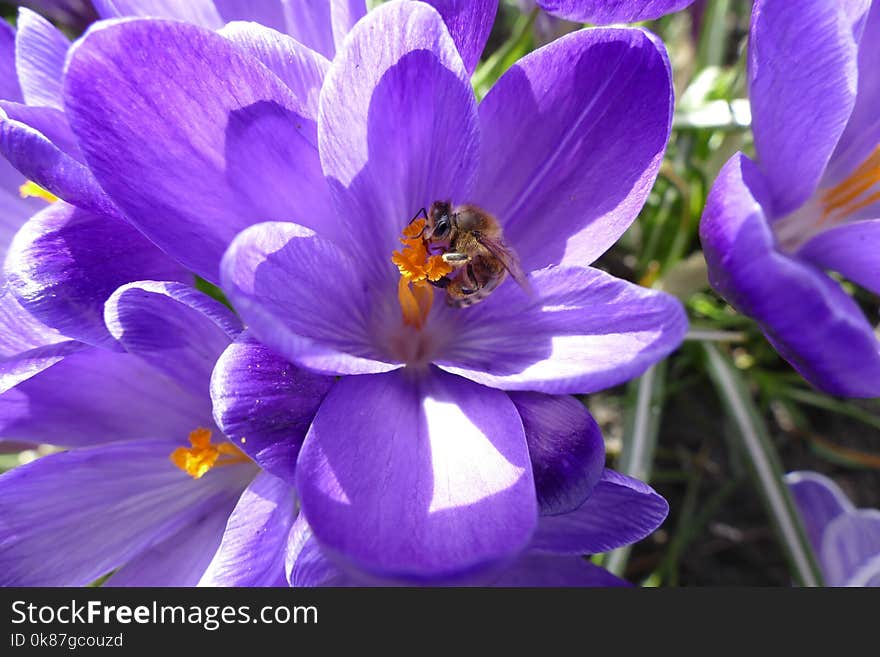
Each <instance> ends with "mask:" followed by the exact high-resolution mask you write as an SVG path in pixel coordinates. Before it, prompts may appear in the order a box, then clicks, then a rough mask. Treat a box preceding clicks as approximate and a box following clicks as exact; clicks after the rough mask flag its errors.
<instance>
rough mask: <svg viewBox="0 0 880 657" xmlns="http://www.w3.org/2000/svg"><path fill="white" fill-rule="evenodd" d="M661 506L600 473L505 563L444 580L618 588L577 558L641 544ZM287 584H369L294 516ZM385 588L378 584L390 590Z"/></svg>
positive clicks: (647, 492)
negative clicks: (584, 494) (577, 501)
mask: <svg viewBox="0 0 880 657" xmlns="http://www.w3.org/2000/svg"><path fill="white" fill-rule="evenodd" d="M668 510H669V507H668V505H667V503H666V500H664V499H663V498H662V497H661V496H660V495H658V494H657V493H656V492H654V491H653V490H652V489H651V488H650V487H649V486H646V485H645V484H643V483H642V482H640V481H637V480H635V479H631V478H629V477H625V476H623V475H621V474H619V473H617V472H614V471H612V470H607V469H606V470H605V471H604V472H603V473H602V474H601V477H600V478H599V480H598V481H597V482H596V483H595V486H594V487H593V488H592V490H591V491H590V492H589V497H588V498H587V500H586V501H585V502H584V503H583V504H581V505H580V506H579V507H577V508H575V509H573V510H570V511H567V512H565V513H561V514H559V515H543V516H541V518H540V519H539V520H538V525H537V528H536V530H535V533H534V535H533V537H532V540H531V542H530V543H529V545H528V546H527V547H526V548H525V549H524V550H523V552H522V553H521V554H520V555H518V556H517V557H516V558H514V559H512V560H511V561H510V562H509V563H506V564H504V565H503V566H499V567H497V568H495V569H494V570H491V571H489V572H485V573H480V574H479V575H476V576H475V575H471V576H470V577H465V578H463V579H462V578H460V579H457V580H453V581H450V582H448V583H449V584H455V585H457V586H504V587H508V586H568V587H584V586H625V585H627V584H628V583H627V582H626V581H625V580H622V579H620V578H618V577H616V576H614V575H612V574H611V573H609V572H608V571H606V570H605V569H603V568H601V567H599V566H596V565H594V564H592V563H590V562H589V561H587V560H585V559H584V558H583V557H582V556H580V555H583V554H591V553H597V552H606V551H608V550H611V549H614V548H616V547H620V546H622V545H628V544H630V543H633V542H635V541H638V540H641V539H642V538H644V537H645V536H647V535H648V534H650V533H651V532H652V531H654V529H656V528H657V527H658V526H659V525H660V523H661V522H663V520H664V518H665V517H666V513H667V512H668ZM287 571H288V573H287V574H288V579H289V581H290V584H291V585H292V586H304V587H314V586H364V585H370V584H376V583H377V582H376V580H375V578H374V577H371V575H370V573H362V572H360V573H359V572H355V571H352V570H351V569H350V568H347V567H346V566H345V565H340V563H339V562H338V561H335V560H334V559H333V556H332V553H328V551H327V550H325V549H324V548H322V547H321V544H320V543H319V542H318V541H317V540H316V539H315V537H314V534H313V532H312V530H311V528H310V527H309V525H308V523H307V522H306V520H305V516H303V515H300V516H299V517H298V518H297V520H296V522H295V523H294V524H293V527H292V530H291V533H290V544H289V546H288V551H287ZM391 583H392V582H382V584H386V585H387V584H391Z"/></svg>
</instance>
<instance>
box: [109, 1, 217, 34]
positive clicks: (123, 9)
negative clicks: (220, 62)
mask: <svg viewBox="0 0 880 657" xmlns="http://www.w3.org/2000/svg"><path fill="white" fill-rule="evenodd" d="M92 3H93V4H94V5H95V9H96V10H97V12H98V15H99V16H100V17H101V18H119V17H120V16H145V17H146V16H150V17H154V18H175V19H177V20H181V21H184V22H186V23H195V24H196V25H201V26H202V27H206V28H208V29H211V30H216V29H218V28H220V26H222V25H223V20H222V19H221V18H220V14H219V13H217V8H216V7H215V6H214V2H213V0H187V1H186V2H180V0H92Z"/></svg>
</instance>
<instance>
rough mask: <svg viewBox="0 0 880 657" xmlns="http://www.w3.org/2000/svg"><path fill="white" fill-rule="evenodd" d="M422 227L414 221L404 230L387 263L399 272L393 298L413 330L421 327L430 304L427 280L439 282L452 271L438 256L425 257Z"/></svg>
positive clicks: (431, 292)
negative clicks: (389, 261)
mask: <svg viewBox="0 0 880 657" xmlns="http://www.w3.org/2000/svg"><path fill="white" fill-rule="evenodd" d="M424 228H425V220H424V219H417V220H416V221H413V222H412V223H410V224H409V225H408V226H407V227H406V228H404V229H403V237H401V238H400V241H401V243H402V244H403V249H402V250H401V251H395V252H394V253H393V254H392V256H391V262H393V263H394V264H395V265H397V269H399V270H400V282H399V283H398V286H397V299H398V301H400V309H401V310H402V311H403V321H404V323H405V324H408V325H409V326H413V327H415V328H417V329H420V328H422V326H424V325H425V320H426V319H427V318H428V313H429V312H431V305H432V304H433V303H434V287H433V286H432V285H431V281H439V280H440V279H441V278H443V277H444V276H446V274H448V273H450V272H451V271H452V266H451V265H450V264H448V263H447V262H445V261H444V260H443V258H442V256H439V255H429V254H428V248H427V246H425V241H424V240H423V239H422V237H421V235H422V231H423V230H424Z"/></svg>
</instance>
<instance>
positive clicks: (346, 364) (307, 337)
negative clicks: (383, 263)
mask: <svg viewBox="0 0 880 657" xmlns="http://www.w3.org/2000/svg"><path fill="white" fill-rule="evenodd" d="M389 254H390V251H389ZM389 263H390V259H389ZM222 280H223V288H224V290H226V293H227V294H228V295H229V299H230V300H231V301H232V304H233V305H234V306H235V308H236V309H237V310H238V312H239V313H241V316H242V317H243V318H244V321H245V323H246V324H247V325H248V327H249V328H250V330H251V331H252V332H253V334H254V336H256V338H257V339H259V340H260V341H261V342H263V343H265V344H266V345H267V346H269V347H271V348H272V349H273V350H274V351H276V352H277V353H278V354H279V355H280V356H284V357H285V358H287V359H289V360H291V361H292V362H294V363H296V364H298V365H301V366H303V367H306V368H308V369H311V370H314V371H315V372H320V373H322V374H331V375H334V374H364V373H373V372H387V371H389V370H392V369H395V368H397V367H399V366H400V365H399V364H394V363H388V362H383V361H380V360H379V357H378V354H377V352H376V349H375V347H374V346H373V344H374V340H373V336H372V320H373V319H374V317H373V313H374V307H373V304H372V303H371V302H372V301H373V300H375V299H376V298H377V294H376V293H375V292H373V291H372V290H371V289H369V288H370V283H369V281H370V279H369V278H368V277H367V274H366V273H365V272H363V271H361V270H360V269H359V268H358V260H357V258H355V257H352V256H351V255H349V254H348V253H346V252H344V251H342V250H341V249H340V248H338V247H337V246H336V245H335V244H334V243H332V242H330V241H329V240H326V239H324V238H323V237H320V236H318V235H316V234H315V233H314V232H312V231H311V230H309V229H308V228H304V227H302V226H298V225H296V224H288V223H280V222H279V223H265V224H259V225H257V226H252V227H250V228H248V229H247V230H245V231H243V232H242V233H241V234H240V235H239V236H238V237H237V238H236V239H235V241H234V242H233V243H232V245H231V246H230V247H229V250H228V251H227V252H226V255H225V256H224V257H223V263H222ZM392 290H393V288H392V289H389V290H388V293H387V294H386V295H385V297H386V298H388V299H391V300H393V299H395V296H394V292H393V291H392Z"/></svg>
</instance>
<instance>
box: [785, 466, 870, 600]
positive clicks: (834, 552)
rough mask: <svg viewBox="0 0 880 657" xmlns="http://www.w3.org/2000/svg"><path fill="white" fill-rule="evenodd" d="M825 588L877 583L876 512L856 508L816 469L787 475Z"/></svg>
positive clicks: (838, 488) (786, 478) (787, 481)
mask: <svg viewBox="0 0 880 657" xmlns="http://www.w3.org/2000/svg"><path fill="white" fill-rule="evenodd" d="M785 480H786V483H787V484H788V486H789V488H790V489H791V493H792V496H793V497H794V500H795V503H796V504H797V507H798V511H800V514H801V518H802V519H803V522H804V528H805V530H806V532H807V537H808V538H809V540H810V543H811V544H812V546H813V550H814V551H815V553H816V555H817V556H818V558H819V563H820V565H821V567H822V574H823V575H824V577H825V584H826V585H827V586H880V510H877V509H857V508H855V507H854V506H853V504H852V502H850V501H849V499H848V498H847V497H846V495H844V493H843V491H842V490H840V487H838V486H837V484H835V483H834V482H833V481H831V480H830V479H829V478H828V477H825V476H823V475H820V474H819V473H817V472H791V473H789V474H788V475H786V477H785Z"/></svg>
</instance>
